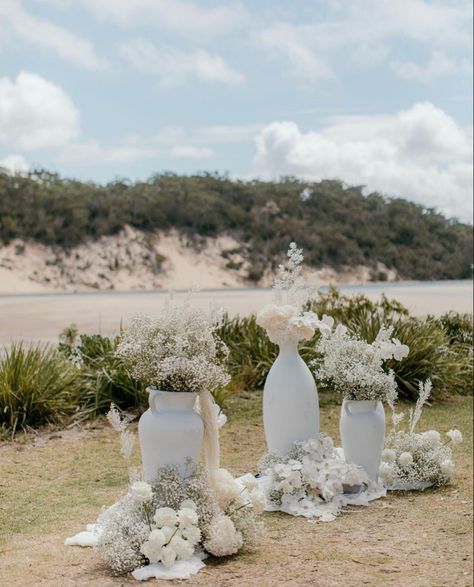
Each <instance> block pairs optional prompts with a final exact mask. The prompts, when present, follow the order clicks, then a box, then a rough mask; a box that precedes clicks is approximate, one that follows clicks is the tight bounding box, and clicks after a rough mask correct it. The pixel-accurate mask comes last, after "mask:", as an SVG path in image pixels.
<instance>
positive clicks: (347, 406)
mask: <svg viewBox="0 0 474 587" xmlns="http://www.w3.org/2000/svg"><path fill="white" fill-rule="evenodd" d="M349 405H350V404H349V402H343V404H342V406H343V408H344V411H345V412H346V416H350V415H351V411H350V409H349Z"/></svg>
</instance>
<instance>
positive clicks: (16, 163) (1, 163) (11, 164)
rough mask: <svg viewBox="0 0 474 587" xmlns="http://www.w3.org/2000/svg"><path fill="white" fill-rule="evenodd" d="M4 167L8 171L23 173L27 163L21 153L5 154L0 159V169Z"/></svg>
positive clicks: (27, 166) (26, 168) (26, 169)
mask: <svg viewBox="0 0 474 587" xmlns="http://www.w3.org/2000/svg"><path fill="white" fill-rule="evenodd" d="M1 169H6V170H7V171H8V172H9V173H25V172H26V171H28V169H29V165H28V163H27V162H26V160H25V158H24V157H23V156H22V155H7V156H6V157H4V158H3V159H0V170H1Z"/></svg>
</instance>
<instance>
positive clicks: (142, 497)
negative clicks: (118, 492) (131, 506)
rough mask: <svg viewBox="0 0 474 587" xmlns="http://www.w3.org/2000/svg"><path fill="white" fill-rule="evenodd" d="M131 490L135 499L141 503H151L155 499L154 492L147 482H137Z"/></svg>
mask: <svg viewBox="0 0 474 587" xmlns="http://www.w3.org/2000/svg"><path fill="white" fill-rule="evenodd" d="M130 490H131V492H132V495H133V497H135V498H136V499H137V500H139V501H150V499H151V498H152V497H153V490H152V488H151V485H149V484H148V483H146V482H145V481H135V483H134V484H133V485H132V486H131V488H130Z"/></svg>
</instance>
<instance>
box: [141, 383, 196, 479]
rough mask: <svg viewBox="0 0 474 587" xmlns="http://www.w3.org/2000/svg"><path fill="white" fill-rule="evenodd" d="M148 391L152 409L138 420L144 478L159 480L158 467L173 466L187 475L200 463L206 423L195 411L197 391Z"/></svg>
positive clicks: (150, 389) (149, 389) (153, 389)
mask: <svg viewBox="0 0 474 587" xmlns="http://www.w3.org/2000/svg"><path fill="white" fill-rule="evenodd" d="M147 391H148V393H149V397H148V402H149V405H150V407H149V409H148V410H147V411H146V412H145V413H143V414H142V416H141V418H140V421H139V423H138V436H139V438H140V450H141V454H142V463H143V476H144V479H145V481H148V482H151V481H153V480H154V479H156V476H157V472H158V469H159V468H160V467H163V466H165V465H174V466H176V467H177V468H178V470H179V472H180V474H181V475H182V476H183V477H184V476H187V475H189V474H191V473H192V472H193V471H194V470H195V468H196V465H197V464H198V462H199V455H200V452H201V447H202V442H203V436H204V425H203V422H202V419H201V416H200V415H199V414H198V413H196V412H195V411H194V409H193V408H194V403H195V401H196V394H195V393H187V392H174V391H159V390H157V389H155V388H153V387H149V388H148V389H147Z"/></svg>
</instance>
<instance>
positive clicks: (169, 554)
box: [132, 487, 201, 568]
mask: <svg viewBox="0 0 474 587" xmlns="http://www.w3.org/2000/svg"><path fill="white" fill-rule="evenodd" d="M132 489H133V488H132ZM150 490H151V487H150ZM198 521H199V515H198V513H197V511H196V504H195V503H194V501H192V500H190V499H188V500H185V501H183V502H182V503H181V507H180V509H179V510H178V511H175V510H174V509H172V508H169V507H161V508H158V509H157V510H156V511H155V514H154V516H153V521H152V523H151V531H150V534H149V536H148V539H147V541H146V542H144V543H143V544H142V547H141V549H140V552H141V553H142V554H143V555H145V556H146V558H147V559H148V560H149V561H150V563H158V562H161V563H163V564H164V566H165V567H167V568H169V567H172V566H173V564H174V563H175V561H177V560H178V561H180V560H183V561H186V560H189V559H190V558H191V557H192V556H193V554H194V550H195V548H196V546H197V545H198V544H199V542H200V540H201V530H200V529H199V526H198Z"/></svg>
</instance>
